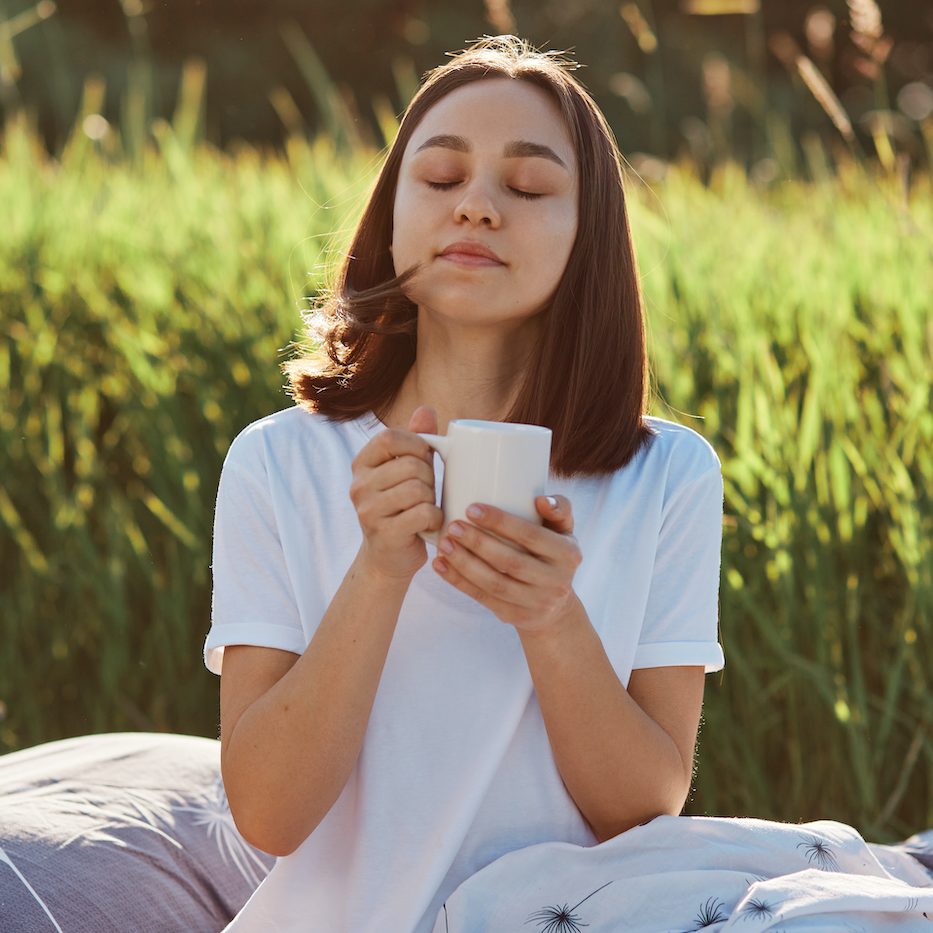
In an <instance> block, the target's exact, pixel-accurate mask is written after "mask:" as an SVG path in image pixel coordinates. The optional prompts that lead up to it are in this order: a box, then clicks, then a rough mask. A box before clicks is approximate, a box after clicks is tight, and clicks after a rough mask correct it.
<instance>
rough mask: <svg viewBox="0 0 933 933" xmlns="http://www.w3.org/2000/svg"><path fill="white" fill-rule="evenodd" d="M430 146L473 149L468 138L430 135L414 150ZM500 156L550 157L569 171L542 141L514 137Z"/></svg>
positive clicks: (462, 150) (460, 150) (462, 149)
mask: <svg viewBox="0 0 933 933" xmlns="http://www.w3.org/2000/svg"><path fill="white" fill-rule="evenodd" d="M432 146H438V147H440V148H441V149H453V150H454V151H455V152H472V151H473V147H472V146H471V145H470V142H469V140H467V139H464V138H463V137H462V136H451V135H441V136H432V137H431V138H430V139H428V140H425V142H423V143H422V144H421V145H420V146H419V147H418V148H417V149H416V150H415V152H416V153H417V152H421V150H422V149H428V148H430V147H432ZM502 156H503V158H506V159H522V158H539V159H550V160H551V161H552V162H556V163H557V164H558V165H559V166H561V168H564V169H566V170H567V171H568V172H569V171H570V169H568V168H567V163H566V162H564V160H563V159H562V158H561V157H560V156H559V155H558V154H557V153H556V152H555V151H554V150H553V149H552V148H551V147H550V146H545V145H544V144H543V143H531V142H528V140H525V139H514V140H512V142H510V143H506V144H505V148H504V149H503V150H502Z"/></svg>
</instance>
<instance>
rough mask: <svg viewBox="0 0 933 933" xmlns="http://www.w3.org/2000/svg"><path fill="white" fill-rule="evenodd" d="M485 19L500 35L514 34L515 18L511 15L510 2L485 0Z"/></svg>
mask: <svg viewBox="0 0 933 933" xmlns="http://www.w3.org/2000/svg"><path fill="white" fill-rule="evenodd" d="M485 2H486V19H487V20H489V23H490V24H491V25H492V26H493V27H494V28H495V29H498V30H499V33H500V35H510V34H514V32H515V16H514V15H513V14H512V7H511V4H510V0H485Z"/></svg>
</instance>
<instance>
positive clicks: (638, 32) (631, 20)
mask: <svg viewBox="0 0 933 933" xmlns="http://www.w3.org/2000/svg"><path fill="white" fill-rule="evenodd" d="M619 16H621V17H622V19H623V20H625V25H626V26H628V28H629V31H630V32H631V33H632V35H633V36H634V37H635V41H636V42H637V43H638V47H639V48H640V49H641V50H642V52H646V53H650V52H654V51H655V50H656V49H657V47H658V37H657V36H656V35H655V34H654V32H653V31H652V29H651V27H650V26H649V25H648V22H647V20H646V19H645V18H644V16H642V15H641V10H640V9H639V8H638V4H637V3H623V4H622V6H621V7H619Z"/></svg>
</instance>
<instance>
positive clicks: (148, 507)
mask: <svg viewBox="0 0 933 933" xmlns="http://www.w3.org/2000/svg"><path fill="white" fill-rule="evenodd" d="M197 80H198V77H197V74H196V73H194V72H193V73H192V74H190V75H189V86H188V92H189V95H193V97H192V99H194V100H195V104H192V105H191V106H196V104H197V101H196V98H197V93H196V84H197ZM192 87H194V88H195V91H191V88H192ZM101 93H102V91H101V88H100V87H98V86H95V85H94V83H93V82H90V83H89V84H88V86H87V87H86V88H85V106H84V112H83V116H82V119H81V121H80V122H79V124H78V125H77V126H76V128H75V132H74V134H73V136H72V139H71V141H70V143H69V144H68V146H67V148H66V149H65V151H64V152H63V154H62V156H61V158H60V159H50V158H48V157H47V156H46V154H45V153H44V151H43V150H42V147H41V146H40V144H39V143H38V141H37V137H36V134H35V132H34V131H33V130H32V129H31V128H30V127H29V125H28V123H27V121H25V120H24V119H21V118H20V119H15V120H11V121H10V122H9V123H8V124H7V127H6V130H5V133H4V135H3V137H2V145H0V203H2V204H3V205H4V206H5V212H4V213H5V217H4V235H3V237H2V238H0V329H2V341H0V389H2V392H3V398H4V404H3V405H2V407H0V450H2V455H0V470H2V476H3V484H2V487H0V529H2V534H0V562H2V563H0V565H2V567H3V574H2V579H0V607H2V611H0V639H2V643H3V646H4V650H3V652H2V653H0V717H3V716H5V718H4V719H3V721H2V722H0V751H9V750H13V749H17V748H22V747H26V746H29V745H33V744H35V743H38V742H42V741H47V740H51V739H55V738H59V737H63V736H68V735H77V734H82V733H90V732H98V731H117V730H124V729H131V730H132V729H144V730H150V729H151V730H171V731H176V732H185V733H195V734H202V735H216V734H217V720H218V695H217V690H218V681H217V679H216V678H215V677H213V675H210V674H208V673H207V671H206V670H205V669H204V667H203V665H202V661H201V647H202V642H203V639H204V636H205V634H206V632H207V628H208V625H209V614H210V573H209V565H210V543H211V518H212V514H213V505H214V496H215V493H216V488H217V479H218V476H219V471H220V464H221V461H222V458H223V455H224V453H225V452H226V449H227V447H228V445H229V443H230V441H231V439H232V438H233V437H234V435H235V434H236V433H237V432H238V431H239V430H240V429H241V428H242V427H243V426H245V425H246V424H247V423H249V422H250V421H252V420H254V419H256V418H258V417H261V416H263V415H265V414H268V413H269V412H271V411H274V410H277V409H279V408H284V407H287V406H288V405H289V404H290V400H289V399H288V398H287V397H286V396H285V395H284V393H283V391H282V385H283V379H282V377H281V375H280V372H279V368H278V364H279V363H280V362H281V361H283V360H284V359H286V358H287V357H288V355H289V353H288V347H289V344H290V343H291V342H292V341H293V340H295V339H296V338H297V337H298V336H299V335H300V319H299V309H300V308H301V307H302V306H303V298H304V296H308V295H312V294H314V293H315V292H316V291H318V290H319V289H320V288H321V286H322V285H323V283H324V282H325V281H326V273H327V271H328V269H330V268H331V267H332V266H333V265H334V264H335V261H336V258H337V256H338V253H339V250H340V249H342V248H345V246H346V244H347V242H348V237H349V234H350V232H351V230H352V225H353V223H354V220H355V217H356V216H357V215H358V212H359V210H360V208H361V206H362V204H363V202H364V199H365V197H366V195H367V193H368V188H369V185H370V184H371V182H372V180H373V179H374V177H375V172H376V169H377V167H378V162H379V153H378V152H375V151H373V150H369V149H366V148H364V147H360V146H358V145H353V146H351V147H349V148H347V149H339V150H338V149H336V148H335V146H334V144H333V143H332V142H330V137H329V136H324V137H320V138H318V139H316V140H314V141H312V142H309V141H307V140H306V139H304V138H303V136H302V135H301V134H300V132H295V133H293V135H292V136H291V138H290V141H289V143H288V146H287V150H286V152H285V154H284V155H275V154H272V153H264V152H259V151H257V150H255V149H251V148H248V147H245V146H243V147H241V148H239V149H237V150H235V151H232V152H230V153H221V152H218V151H215V150H213V149H211V148H210V147H207V146H204V145H202V144H198V143H197V141H196V140H195V138H194V136H195V133H194V131H193V126H194V125H195V122H193V120H192V115H191V114H192V111H191V107H188V108H187V109H186V107H182V106H180V108H179V112H178V115H177V117H176V120H175V121H174V123H173V125H169V124H168V123H165V122H157V123H156V124H155V125H154V126H153V129H152V138H153V140H154V141H155V145H148V146H144V147H137V146H126V147H121V145H120V144H119V142H118V141H116V139H115V134H114V133H113V132H112V131H111V130H110V129H109V128H108V127H107V126H106V125H104V124H103V123H102V122H101V119H102V118H99V117H96V115H97V113H98V109H99V107H98V106H97V103H96V102H97V101H99V98H100V94H101ZM280 105H281V106H282V108H283V112H284V111H286V110H287V101H286V100H284V99H283V100H280ZM384 123H385V125H384V133H385V136H386V138H389V137H391V134H392V132H393V126H392V117H391V115H390V114H389V113H386V114H385V121H384ZM927 139H929V134H928V135H927ZM811 153H816V150H815V149H811ZM824 164H825V166H826V168H827V169H829V168H832V170H831V171H830V170H826V171H825V172H822V173H820V172H819V171H818V170H819V168H820V166H821V165H824ZM810 169H811V175H812V176H814V179H815V180H813V181H811V182H807V183H804V182H799V181H787V180H782V181H776V182H773V183H771V184H766V183H764V182H762V183H761V184H760V185H758V186H756V185H754V184H753V183H752V182H750V181H749V180H748V178H747V177H746V176H745V174H744V172H742V171H741V170H740V169H739V168H738V167H737V166H736V165H735V164H732V163H729V162H725V163H723V164H721V165H720V166H719V167H718V168H717V169H716V170H715V171H714V172H713V174H712V176H711V177H710V179H709V184H708V185H705V184H703V183H701V181H700V180H699V179H698V177H697V175H696V173H695V172H694V171H693V170H692V168H691V166H690V165H687V164H677V165H673V166H670V167H669V169H668V171H667V173H666V175H665V176H664V178H663V180H661V181H659V182H658V183H656V184H652V185H648V184H646V183H645V182H644V181H642V180H641V179H640V178H638V177H636V176H635V175H634V174H633V175H631V176H630V178H629V189H628V190H629V204H630V211H631V216H632V224H633V230H634V236H635V239H636V246H637V249H638V254H639V264H640V269H641V273H642V279H643V287H644V292H645V299H646V304H647V310H648V316H649V321H650V335H651V351H652V360H653V365H654V370H655V376H656V385H657V389H658V393H657V398H656V400H655V402H654V404H653V409H652V411H653V413H654V414H658V415H660V416H662V417H667V418H672V419H673V420H678V421H682V422H683V423H686V424H688V425H690V426H692V427H694V428H695V429H696V430H698V431H700V433H702V434H704V436H706V437H707V438H708V439H709V440H710V441H711V443H712V444H713V446H714V447H715V448H716V450H717V451H718V452H719V454H720V456H721V458H722V460H723V467H724V474H725V480H726V512H727V516H726V526H725V529H724V545H723V576H722V595H721V628H722V641H723V645H724V648H725V652H726V658H727V666H726V668H725V671H724V672H723V673H722V674H721V675H714V676H711V677H709V678H708V680H707V688H706V704H705V724H704V726H703V728H702V731H701V738H700V751H699V761H698V773H697V781H696V788H697V790H696V795H695V798H694V799H693V801H692V802H691V803H690V804H689V806H688V809H687V811H686V812H688V813H709V814H728V815H751V816H756V817H760V818H770V819H781V820H789V821H797V820H804V819H818V818H830V819H839V820H842V821H845V822H849V823H851V824H852V825H854V826H856V827H858V828H859V829H860V830H861V831H862V832H863V834H865V835H866V838H871V839H873V840H878V841H883V840H884V839H885V838H895V837H903V836H904V835H906V834H909V833H911V832H914V831H916V830H917V829H918V828H921V827H923V828H925V827H927V826H930V825H933V790H931V782H930V774H931V773H933V728H931V726H933V684H931V680H933V673H931V672H933V642H931V636H933V631H931V615H933V580H931V568H933V555H931V545H930V542H931V539H933V535H931V531H933V528H931V524H933V511H931V503H930V489H931V488H933V413H931V367H930V364H929V361H930V359H931V358H933V325H931V315H930V295H931V294H933V273H931V268H933V264H931V243H933V196H931V190H930V189H931V183H930V179H929V177H927V176H926V175H916V176H915V177H914V178H912V179H911V180H910V182H909V186H907V185H905V181H904V176H903V174H902V173H900V172H897V171H893V170H887V171H881V170H878V169H870V168H867V167H865V166H864V165H862V164H860V163H858V162H854V161H851V160H850V159H848V158H847V157H843V158H841V160H840V161H838V162H837V163H836V164H835V165H833V166H830V163H829V161H828V157H826V156H825V154H824V155H816V154H814V155H813V160H812V161H811V165H810ZM620 559H624V557H623V558H620Z"/></svg>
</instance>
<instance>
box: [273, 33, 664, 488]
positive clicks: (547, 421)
mask: <svg viewBox="0 0 933 933" xmlns="http://www.w3.org/2000/svg"><path fill="white" fill-rule="evenodd" d="M576 67H578V66H577V64H576V63H575V62H574V61H572V60H571V59H568V58H566V57H565V56H564V55H563V53H557V52H539V51H536V50H535V49H534V48H533V47H532V46H531V45H529V44H528V43H527V42H526V41H524V40H521V39H518V38H516V37H514V36H496V37H488V36H487V37H484V38H483V39H481V40H478V41H477V42H475V43H474V44H473V45H471V46H469V47H468V48H466V49H464V50H462V51H460V52H458V53H457V54H455V55H454V56H453V58H452V59H451V61H449V62H446V63H444V64H443V65H440V66H438V67H437V68H435V69H433V70H432V71H430V72H428V74H427V76H426V78H425V80H424V83H423V84H422V85H421V87H420V89H419V90H418V92H417V94H415V96H414V97H413V98H412V100H411V103H410V104H409V105H408V107H407V108H406V110H405V113H404V115H403V117H402V120H401V123H400V125H399V130H398V134H397V136H396V138H395V140H394V141H393V143H392V145H391V147H390V149H389V153H388V155H387V157H386V160H385V163H384V164H383V167H382V170H381V172H380V174H379V177H378V180H377V182H376V185H375V187H374V189H373V192H372V194H371V195H370V198H369V201H368V203H367V205H366V207H365V209H364V211H363V214H362V216H361V218H360V220H359V223H358V224H357V227H356V231H355V233H354V236H353V239H352V243H351V246H350V248H349V250H348V251H347V253H346V258H345V259H344V261H343V263H342V265H341V267H340V269H339V270H338V272H337V276H336V282H335V285H334V286H333V288H332V289H330V290H329V291H328V292H327V293H326V295H325V297H324V299H323V301H322V302H321V303H320V304H319V305H318V307H316V308H313V309H311V310H310V311H307V312H304V314H303V317H304V320H305V325H306V334H307V338H308V339H309V340H310V341H311V343H312V349H309V350H304V351H301V352H302V355H301V356H299V357H298V358H295V359H292V360H289V361H288V362H286V363H284V364H282V370H283V372H284V373H285V375H286V377H287V380H288V392H289V394H290V395H291V396H292V397H293V398H294V399H295V402H296V404H298V405H300V406H302V407H303V408H305V409H307V410H309V411H314V412H320V413H321V414H323V415H325V416H327V417H329V418H332V419H334V420H338V421H345V420H349V419H352V418H357V417H359V416H361V415H363V414H366V413H368V412H370V411H372V412H374V413H375V414H376V415H377V416H380V415H381V414H382V413H384V412H385V411H386V410H387V409H388V408H389V407H390V406H391V403H392V401H393V399H394V398H395V396H396V394H397V393H398V391H399V389H400V388H401V385H402V382H403V380H404V378H405V376H406V374H407V373H408V371H409V369H410V368H411V365H412V363H414V361H415V355H416V348H417V321H418V308H417V305H416V304H415V303H414V302H412V301H411V300H410V299H409V298H408V297H407V296H406V294H405V292H404V286H405V284H406V283H407V282H408V281H409V279H410V278H411V277H412V276H413V275H414V274H416V272H417V271H418V266H417V265H416V266H413V267H411V268H409V269H405V270H404V271H403V272H402V273H401V274H399V275H396V272H395V268H394V265H393V260H392V254H391V252H390V250H389V246H390V244H391V242H392V221H393V209H394V204H395V192H396V186H397V183H398V176H399V168H400V165H401V162H402V156H403V154H404V152H405V149H406V147H407V145H408V141H409V140H410V139H411V136H412V133H413V132H414V131H415V129H416V128H417V126H418V124H419V123H420V122H421V120H422V118H423V117H424V115H425V114H426V113H427V112H428V110H430V108H431V107H432V106H433V105H434V104H435V103H437V102H438V101H439V100H440V99H441V98H442V97H444V96H445V95H447V94H449V93H450V92H451V91H453V90H455V89H457V88H458V87H462V86H463V85H465V84H468V83H470V82H472V81H482V80H488V79H491V78H511V79H514V80H519V81H527V82H530V83H532V84H534V85H536V86H537V87H540V88H543V89H544V90H545V91H546V92H548V93H549V94H550V95H551V97H552V98H553V100H554V101H555V102H556V103H557V105H558V107H559V108H560V111H561V114H562V115H563V119H564V121H565V125H566V127H567V130H568V132H569V134H570V137H571V139H572V141H573V145H574V150H575V153H576V158H577V165H578V173H579V177H578V192H579V195H578V197H579V201H578V225H577V234H576V239H575V241H574V244H573V247H572V249H571V252H570V256H569V258H568V260H567V265H566V268H565V269H564V273H563V276H562V277H561V279H560V282H559V284H558V286H557V289H556V291H555V292H554V295H553V297H552V298H551V300H550V301H549V302H548V304H547V305H546V306H545V307H544V309H543V310H542V311H540V312H539V314H540V315H541V325H542V326H541V328H540V338H539V341H538V343H537V346H536V347H535V349H534V350H533V352H532V355H531V358H530V360H529V361H528V364H527V366H526V369H525V373H524V381H523V383H522V385H521V388H520V390H519V393H518V396H517V398H516V401H515V404H514V406H513V408H512V410H511V411H510V412H509V414H508V415H507V416H506V418H505V419H504V420H505V421H510V422H517V423H525V424H540V425H544V426H545V427H548V428H550V429H551V431H552V447H551V469H552V472H553V473H555V474H556V475H560V476H566V477H570V476H586V475H601V474H606V473H611V472H614V471H616V470H618V469H619V468H620V467H622V466H624V465H625V464H626V463H628V461H629V460H630V459H631V458H632V457H633V456H634V455H635V453H637V451H638V450H639V448H640V447H641V446H642V445H643V444H644V443H645V442H646V441H647V440H648V438H649V437H650V435H651V433H652V432H651V430H650V428H649V427H648V426H647V424H646V423H645V422H644V420H643V415H644V413H645V406H646V404H647V396H648V364H647V354H646V345H645V323H644V310H643V304H642V297H641V289H640V285H639V281H638V273H637V268H636V261H635V251H634V246H633V244H632V239H631V232H630V228H629V222H628V214H627V212H626V209H625V195H624V191H623V173H622V161H621V156H620V154H619V150H618V146H617V144H616V141H615V137H614V135H613V133H612V130H611V129H610V127H609V125H608V124H607V122H606V119H605V117H604V116H603V114H602V112H601V111H600V109H599V108H598V106H597V105H596V103H595V102H594V101H593V99H592V98H591V97H590V95H589V93H588V92H587V91H586V89H585V88H584V87H583V86H582V85H581V84H580V83H579V82H578V81H577V80H576V79H575V78H574V77H573V76H572V75H571V73H570V72H571V71H572V70H573V69H575V68H576ZM315 343H318V344H319V346H318V347H317V348H314V344H315ZM425 401H426V403H427V404H430V400H425Z"/></svg>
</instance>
